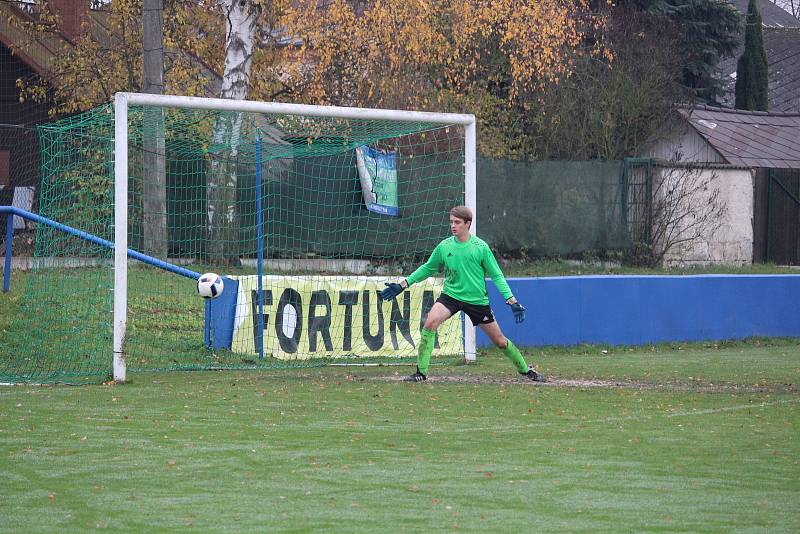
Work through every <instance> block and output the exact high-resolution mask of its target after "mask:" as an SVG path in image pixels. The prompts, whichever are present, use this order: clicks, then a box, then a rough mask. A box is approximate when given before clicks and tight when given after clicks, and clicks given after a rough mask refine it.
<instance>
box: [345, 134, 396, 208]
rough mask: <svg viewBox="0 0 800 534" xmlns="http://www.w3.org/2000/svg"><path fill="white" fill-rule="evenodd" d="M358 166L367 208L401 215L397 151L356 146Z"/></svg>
mask: <svg viewBox="0 0 800 534" xmlns="http://www.w3.org/2000/svg"><path fill="white" fill-rule="evenodd" d="M356 167H358V178H359V180H360V181H361V192H362V193H363V194H364V203H365V204H366V206H367V209H368V210H369V211H371V212H373V213H380V214H381V215H389V216H391V217H397V216H398V215H400V208H399V206H398V203H397V153H396V152H381V151H379V150H375V149H373V148H370V147H368V146H366V145H363V146H360V147H358V148H356Z"/></svg>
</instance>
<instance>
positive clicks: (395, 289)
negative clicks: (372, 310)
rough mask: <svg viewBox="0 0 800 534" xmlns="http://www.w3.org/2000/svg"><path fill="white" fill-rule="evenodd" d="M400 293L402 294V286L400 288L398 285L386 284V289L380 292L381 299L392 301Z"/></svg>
mask: <svg viewBox="0 0 800 534" xmlns="http://www.w3.org/2000/svg"><path fill="white" fill-rule="evenodd" d="M402 292H403V286H401V285H400V284H390V283H388V282H387V283H386V289H384V290H383V291H381V299H382V300H392V299H394V298H395V297H396V296H397V295H399V294H400V293H402Z"/></svg>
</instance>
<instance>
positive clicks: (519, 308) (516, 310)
mask: <svg viewBox="0 0 800 534" xmlns="http://www.w3.org/2000/svg"><path fill="white" fill-rule="evenodd" d="M511 312H512V313H513V314H514V320H515V321H516V322H517V323H521V322H522V321H524V320H525V307H524V306H523V305H522V304H520V303H519V302H515V303H514V304H512V305H511Z"/></svg>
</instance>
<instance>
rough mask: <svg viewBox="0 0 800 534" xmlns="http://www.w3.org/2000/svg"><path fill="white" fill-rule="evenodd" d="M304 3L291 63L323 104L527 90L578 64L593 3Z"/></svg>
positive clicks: (292, 21) (415, 103)
mask: <svg viewBox="0 0 800 534" xmlns="http://www.w3.org/2000/svg"><path fill="white" fill-rule="evenodd" d="M317 3H318V2H316V1H315V0H305V1H299V2H295V3H294V5H293V7H291V8H290V9H288V10H287V11H286V13H285V14H284V16H283V17H282V19H281V20H282V23H283V27H285V28H286V31H287V32H290V33H291V36H292V38H293V40H294V42H296V43H299V46H298V48H297V50H296V52H295V53H294V54H291V55H289V56H288V57H287V63H286V65H285V68H286V70H287V72H288V73H289V75H290V79H291V80H292V83H293V84H294V89H295V92H296V94H297V96H298V97H300V98H302V99H303V100H304V101H307V102H314V103H320V104H327V103H330V104H346V105H370V106H385V107H401V108H407V107H408V108H410V107H414V108H429V109H431V108H436V107H438V104H440V103H441V101H442V99H443V98H444V97H445V96H446V95H447V94H452V93H458V94H466V93H470V92H472V91H475V90H485V89H487V88H488V89H490V90H491V91H492V92H493V93H495V94H500V95H501V96H502V97H503V98H510V99H515V98H520V97H523V96H524V95H527V94H529V93H530V92H531V91H533V90H535V89H537V88H539V87H541V86H542V85H543V84H549V83H557V82H558V80H559V79H561V78H562V77H564V76H567V75H568V74H569V72H570V66H571V58H572V57H574V53H575V51H576V50H577V49H579V48H580V47H581V44H582V39H583V31H584V29H585V28H586V20H585V16H586V9H587V7H586V3H585V2H584V1H583V0H580V1H578V2H565V1H559V0H542V1H525V2H519V1H512V0H443V1H439V2H430V1H426V0H377V1H375V2H371V3H370V4H369V6H368V7H365V8H362V9H361V10H359V9H358V5H359V4H357V3H356V4H354V3H353V2H347V1H345V0H334V1H333V2H330V3H329V5H328V6H327V8H325V9H318V8H316V5H317Z"/></svg>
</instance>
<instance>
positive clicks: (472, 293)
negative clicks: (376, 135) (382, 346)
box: [380, 206, 547, 382]
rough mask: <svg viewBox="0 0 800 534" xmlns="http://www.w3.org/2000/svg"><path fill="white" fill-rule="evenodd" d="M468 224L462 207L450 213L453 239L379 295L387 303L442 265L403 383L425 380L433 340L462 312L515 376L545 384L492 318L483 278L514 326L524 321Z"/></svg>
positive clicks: (467, 211) (466, 210)
mask: <svg viewBox="0 0 800 534" xmlns="http://www.w3.org/2000/svg"><path fill="white" fill-rule="evenodd" d="M471 224H472V210H470V209H469V208H468V207H467V206H456V207H455V208H453V209H451V210H450V231H451V233H452V234H453V236H452V237H448V238H447V239H445V240H444V241H442V242H441V243H439V244H438V245H436V248H434V249H433V252H432V253H431V257H430V258H428V261H427V262H425V263H424V264H423V265H421V266H420V267H419V268H418V269H417V270H416V271H414V272H413V273H412V274H411V276H409V277H408V278H406V279H405V280H403V281H401V282H400V283H399V284H398V283H387V284H386V286H387V287H386V289H384V290H383V291H381V293H380V296H381V298H382V299H383V300H392V299H394V298H395V297H397V295H399V294H400V293H402V292H403V290H405V289H406V288H407V287H409V286H410V285H413V284H415V283H417V282H421V281H423V280H425V279H426V278H428V277H429V276H431V275H434V274H436V273H438V272H439V271H440V270H441V269H442V267H444V274H445V280H444V290H443V291H442V294H441V296H439V298H438V299H437V300H436V302H435V303H434V304H433V306H432V307H431V309H430V311H429V312H428V317H427V318H426V320H425V325H424V326H423V328H422V338H421V340H420V342H419V348H418V351H417V371H416V372H415V373H414V374H413V375H411V376H410V377H409V378H408V380H409V381H414V382H422V381H424V380H427V379H428V365H429V364H430V361H431V353H432V352H433V345H434V342H435V340H436V329H437V328H439V325H441V324H442V323H443V322H445V321H446V320H447V319H449V318H450V317H451V316H452V315H455V314H456V313H458V312H460V311H463V312H464V313H465V314H466V315H467V316H468V317H469V318H470V320H471V321H472V324H473V325H476V326H480V327H481V329H482V330H483V331H484V332H485V333H486V335H487V336H489V339H491V340H492V343H494V344H495V345H497V347H499V348H500V349H501V350H502V351H503V352H504V353H505V355H506V356H507V357H508V359H509V360H511V361H512V362H513V363H514V365H515V366H516V368H517V371H519V373H520V374H522V375H525V376H526V377H528V378H529V379H531V380H533V381H535V382H546V381H547V379H546V378H545V376H544V375H541V374H539V373H537V372H536V371H535V370H534V368H533V367H528V364H527V363H525V358H523V357H522V354H520V352H519V349H518V348H517V347H515V346H514V344H513V343H512V342H511V340H510V339H508V338H506V337H505V336H504V335H503V332H502V331H501V330H500V326H498V324H497V321H495V319H494V314H493V313H492V309H491V308H490V307H489V297H488V294H487V292H486V279H485V277H486V275H487V274H488V275H489V277H490V278H491V279H492V281H493V282H494V285H495V287H497V289H498V290H499V291H500V294H501V295H503V298H505V299H506V304H508V305H510V306H511V311H512V312H513V313H514V319H515V320H516V322H517V323H521V322H522V321H524V320H525V308H524V307H523V306H522V304H520V303H519V302H517V299H516V298H514V295H513V294H512V293H511V288H509V287H508V283H507V282H506V279H505V277H504V276H503V273H502V271H501V270H500V266H499V265H497V260H496V259H495V257H494V254H492V251H491V250H490V249H489V245H487V244H486V242H485V241H483V240H482V239H480V238H479V237H477V236H474V235H470V233H469V227H470V225H471Z"/></svg>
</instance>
